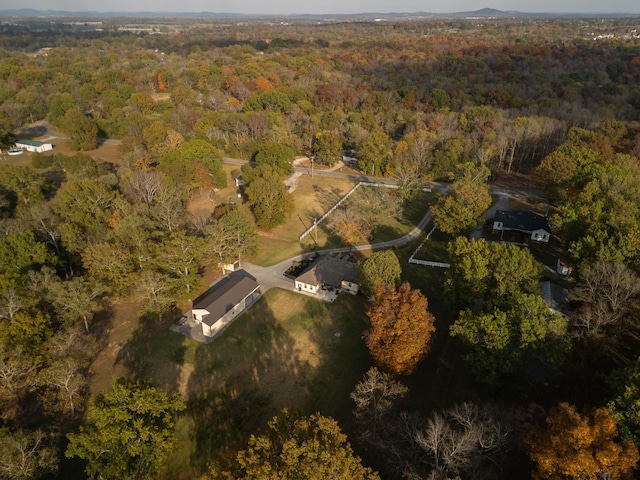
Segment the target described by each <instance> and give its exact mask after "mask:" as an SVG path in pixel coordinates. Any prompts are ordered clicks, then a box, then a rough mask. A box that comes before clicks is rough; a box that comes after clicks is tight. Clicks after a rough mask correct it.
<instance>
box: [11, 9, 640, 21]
mask: <svg viewBox="0 0 640 480" xmlns="http://www.w3.org/2000/svg"><path fill="white" fill-rule="evenodd" d="M620 16H640V13H625V12H620V13H598V12H593V13H571V12H566V13H551V12H547V13H540V12H537V13H532V12H519V11H503V10H497V9H495V8H482V9H480V10H474V11H470V12H452V13H432V12H386V13H382V12H362V13H352V14H330V13H327V14H311V13H301V14H296V13H291V14H246V13H216V12H166V11H161V12H147V11H140V12H98V11H67V10H36V9H31V8H21V9H7V10H0V17H14V18H15V17H20V18H42V17H58V18H61V17H75V18H77V17H80V18H114V17H125V18H126V17H131V18H169V17H173V18H211V19H215V18H221V19H229V18H234V19H242V18H247V19H258V18H298V19H318V20H327V19H350V20H398V19H420V18H443V19H446V18H455V19H462V18H516V17H620Z"/></svg>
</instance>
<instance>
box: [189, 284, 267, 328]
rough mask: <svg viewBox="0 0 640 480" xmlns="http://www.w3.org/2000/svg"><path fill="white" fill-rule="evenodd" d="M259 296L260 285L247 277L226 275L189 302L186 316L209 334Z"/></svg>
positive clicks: (229, 321)
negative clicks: (190, 306) (189, 306)
mask: <svg viewBox="0 0 640 480" xmlns="http://www.w3.org/2000/svg"><path fill="white" fill-rule="evenodd" d="M258 298H260V285H259V284H258V283H257V282H256V281H255V280H254V279H253V278H250V277H247V276H229V277H225V278H223V279H222V280H221V281H219V282H218V283H216V284H215V285H213V286H212V287H211V288H210V289H209V291H208V292H206V293H204V294H203V295H201V296H200V297H199V298H197V299H196V300H194V301H193V306H192V308H191V312H189V314H188V315H189V316H190V317H191V318H192V319H193V320H194V321H195V322H196V323H199V324H201V325H202V334H203V335H204V336H205V337H213V336H215V335H216V333H218V332H220V331H221V330H222V329H223V328H224V327H226V326H227V325H229V324H230V323H231V322H233V320H235V319H236V318H237V317H238V316H239V315H240V314H241V313H242V312H244V311H245V310H246V309H247V308H249V307H250V306H251V305H253V303H255V301H256V300H257V299H258Z"/></svg>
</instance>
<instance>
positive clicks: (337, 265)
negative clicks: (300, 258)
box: [294, 255, 359, 295]
mask: <svg viewBox="0 0 640 480" xmlns="http://www.w3.org/2000/svg"><path fill="white" fill-rule="evenodd" d="M357 271H358V266H357V265H356V264H355V263H354V262H352V261H350V259H349V258H348V257H347V256H344V257H343V256H341V255H324V256H322V257H320V258H318V259H317V260H316V261H314V262H313V263H312V264H311V265H309V266H308V267H307V268H306V270H304V271H303V272H302V273H301V274H300V275H299V276H298V277H297V278H296V279H295V284H294V285H295V286H294V288H295V290H297V291H299V292H304V293H309V294H311V295H316V294H317V293H319V292H320V291H321V290H334V291H336V292H348V293H350V294H352V295H355V294H357V293H358V289H359V285H358V280H357V278H356V273H357Z"/></svg>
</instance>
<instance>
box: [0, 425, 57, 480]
mask: <svg viewBox="0 0 640 480" xmlns="http://www.w3.org/2000/svg"><path fill="white" fill-rule="evenodd" d="M56 457H57V455H56V451H55V449H54V448H53V447H51V446H49V445H48V442H47V436H46V434H44V433H43V432H42V431H41V430H36V431H34V432H28V431H26V430H18V431H15V432H10V431H8V430H7V429H2V430H0V477H2V478H13V479H33V478H39V477H41V476H43V475H44V474H46V473H49V472H55V471H56V470H57V468H58V460H57V458H56Z"/></svg>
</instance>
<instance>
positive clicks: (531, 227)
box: [494, 210, 551, 232]
mask: <svg viewBox="0 0 640 480" xmlns="http://www.w3.org/2000/svg"><path fill="white" fill-rule="evenodd" d="M494 221H496V222H502V226H503V228H505V229H507V230H520V231H524V232H535V231H536V230H546V231H547V232H551V229H550V228H549V222H548V221H547V219H546V218H544V217H542V216H540V215H537V214H535V213H531V212H522V211H517V210H516V211H512V212H508V211H506V210H498V211H497V212H496V216H495V219H494Z"/></svg>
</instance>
